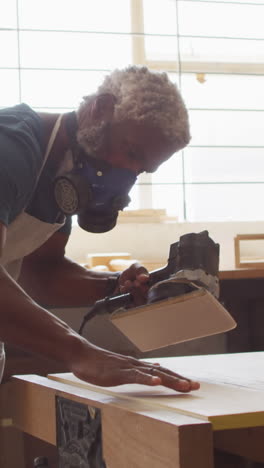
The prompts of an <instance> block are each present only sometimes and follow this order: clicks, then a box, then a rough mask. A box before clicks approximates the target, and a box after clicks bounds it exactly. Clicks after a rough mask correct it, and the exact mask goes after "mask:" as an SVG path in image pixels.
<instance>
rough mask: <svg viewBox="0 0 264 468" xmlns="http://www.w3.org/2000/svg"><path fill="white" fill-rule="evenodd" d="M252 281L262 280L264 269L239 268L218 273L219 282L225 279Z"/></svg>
mask: <svg viewBox="0 0 264 468" xmlns="http://www.w3.org/2000/svg"><path fill="white" fill-rule="evenodd" d="M250 278H251V279H254V278H264V268H259V269H258V268H257V269H256V268H254V267H252V268H244V267H243V268H239V269H230V270H222V271H220V272H219V279H220V280H227V279H234V280H236V279H250Z"/></svg>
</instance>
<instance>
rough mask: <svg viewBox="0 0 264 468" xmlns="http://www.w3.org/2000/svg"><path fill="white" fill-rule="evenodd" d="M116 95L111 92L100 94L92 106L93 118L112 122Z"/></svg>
mask: <svg viewBox="0 0 264 468" xmlns="http://www.w3.org/2000/svg"><path fill="white" fill-rule="evenodd" d="M115 103H116V97H115V96H114V95H113V94H111V93H105V94H99V95H98V96H96V97H95V98H94V101H93V103H92V107H91V117H92V120H97V121H98V120H99V121H104V122H110V121H111V120H112V117H113V114H114V109H115Z"/></svg>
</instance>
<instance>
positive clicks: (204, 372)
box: [49, 352, 264, 430]
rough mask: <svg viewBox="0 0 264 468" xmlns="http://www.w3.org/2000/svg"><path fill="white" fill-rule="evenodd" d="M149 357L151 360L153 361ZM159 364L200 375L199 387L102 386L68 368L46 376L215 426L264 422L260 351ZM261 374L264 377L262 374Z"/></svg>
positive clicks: (262, 357)
mask: <svg viewBox="0 0 264 468" xmlns="http://www.w3.org/2000/svg"><path fill="white" fill-rule="evenodd" d="M156 360H157V359H155V360H149V361H151V362H152V361H156ZM159 361H160V364H161V365H163V366H165V367H167V368H169V369H171V370H173V371H175V372H179V373H181V374H183V375H185V376H186V377H190V378H193V379H197V380H200V382H201V389H200V390H198V391H196V392H193V393H190V394H181V393H178V392H174V391H172V390H169V389H166V388H164V387H161V386H158V387H148V386H143V385H134V384H130V385H122V386H118V387H111V388H102V387H97V386H94V385H90V384H87V383H85V382H83V381H81V380H79V379H77V378H76V377H75V376H74V375H73V374H71V373H64V374H53V375H50V376H49V378H50V379H52V380H57V381H59V382H63V383H66V384H69V385H75V386H78V387H81V388H83V389H85V388H86V389H87V390H90V391H91V390H92V391H95V392H99V393H101V394H106V395H109V396H111V397H112V401H114V400H115V398H124V399H130V400H131V399H132V400H133V401H134V403H135V402H137V401H138V402H139V403H142V402H144V404H146V405H148V404H149V405H151V406H152V407H153V405H154V406H156V407H157V409H160V408H163V409H166V410H169V411H172V412H177V413H180V414H184V415H186V416H190V417H195V418H198V419H202V420H204V421H208V422H210V423H212V425H213V429H214V430H223V429H235V428H245V427H258V426H264V398H263V397H264V371H263V369H264V352H263V353H239V354H234V355H232V354H231V355H230V354H228V355H225V354H223V355H211V356H188V357H180V358H161V359H159ZM262 376H263V377H262Z"/></svg>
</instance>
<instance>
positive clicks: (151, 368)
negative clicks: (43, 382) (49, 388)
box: [71, 339, 200, 393]
mask: <svg viewBox="0 0 264 468" xmlns="http://www.w3.org/2000/svg"><path fill="white" fill-rule="evenodd" d="M71 371H72V372H73V373H74V375H75V376H76V377H78V378H79V379H81V380H85V381H87V382H89V383H91V384H94V385H99V386H102V387H114V386H116V385H124V384H143V385H150V386H156V385H163V386H164V387H167V388H171V389H172V390H176V391H178V392H185V393H186V392H190V391H192V390H198V389H199V388H200V384H199V383H198V382H195V381H192V380H190V379H188V378H185V377H183V376H182V375H180V374H176V373H174V372H172V371H170V370H169V369H166V368H164V367H161V366H160V365H159V364H152V363H149V362H146V361H140V360H138V359H135V358H133V357H130V356H123V355H121V354H117V353H112V352H110V351H106V350H104V349H101V348H98V347H96V346H94V345H92V344H91V343H88V342H87V341H86V340H84V339H83V349H82V351H81V352H80V353H78V357H77V359H73V361H72V364H71Z"/></svg>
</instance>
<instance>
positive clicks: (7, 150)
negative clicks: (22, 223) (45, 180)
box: [0, 129, 40, 225]
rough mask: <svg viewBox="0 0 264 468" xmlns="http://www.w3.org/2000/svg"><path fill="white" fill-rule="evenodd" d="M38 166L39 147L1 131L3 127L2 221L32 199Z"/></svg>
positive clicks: (0, 159)
mask: <svg viewBox="0 0 264 468" xmlns="http://www.w3.org/2000/svg"><path fill="white" fill-rule="evenodd" d="M39 165H40V162H39ZM37 166H38V158H36V152H35V149H34V148H31V147H30V146H27V145H23V144H21V142H20V143H19V141H17V140H15V139H13V138H10V136H9V135H6V134H4V133H1V129H0V221H1V222H2V223H4V224H5V225H8V224H10V223H11V222H12V221H13V219H14V218H15V217H16V216H17V215H18V214H19V213H20V212H21V211H23V209H24V208H25V206H26V205H27V203H28V202H29V200H30V197H31V196H32V193H33V191H34V187H35V184H36V174H37V171H38V167H37Z"/></svg>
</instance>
